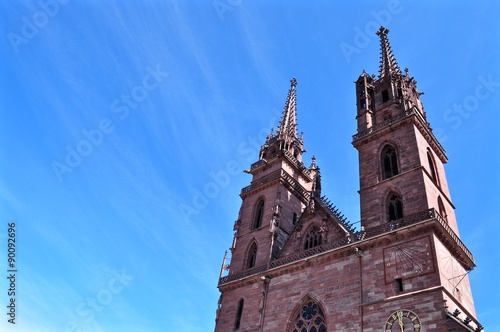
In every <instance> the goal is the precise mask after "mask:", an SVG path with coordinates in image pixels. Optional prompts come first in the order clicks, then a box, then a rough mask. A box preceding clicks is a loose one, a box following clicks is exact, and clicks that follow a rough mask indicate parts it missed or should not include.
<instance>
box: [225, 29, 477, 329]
mask: <svg viewBox="0 0 500 332" xmlns="http://www.w3.org/2000/svg"><path fill="white" fill-rule="evenodd" d="M388 32H389V30H387V29H385V28H383V27H381V28H380V30H379V31H378V32H377V35H378V36H379V37H380V44H381V62H380V71H379V75H378V77H375V75H368V74H367V73H366V72H364V71H363V73H362V74H361V75H360V77H359V78H358V80H357V81H356V82H355V84H356V105H357V107H356V109H357V112H356V119H357V133H356V134H355V135H354V136H353V142H352V143H353V145H354V147H355V148H356V149H357V150H358V153H359V181H360V190H359V194H360V203H361V204H360V208H361V221H360V225H361V227H360V229H359V230H355V229H354V227H353V226H352V224H350V223H349V222H348V221H347V220H346V218H345V217H344V216H343V215H342V214H341V213H340V212H339V210H338V209H337V208H336V207H335V206H334V205H333V204H332V203H331V202H330V201H329V200H328V199H327V198H326V197H324V196H322V195H321V173H320V169H319V167H318V165H316V161H315V158H314V156H313V157H312V161H311V164H310V166H308V167H306V166H305V165H304V163H303V160H302V154H303V152H304V147H303V145H304V141H303V135H300V136H299V134H298V129H297V107H296V87H297V82H296V80H295V79H293V80H292V81H291V86H290V90H289V92H288V96H287V99H286V102H285V107H284V111H283V115H282V118H281V121H280V123H279V126H278V128H277V129H276V131H274V130H271V133H270V134H269V136H268V137H267V138H266V141H265V142H264V144H263V145H262V147H261V149H260V153H259V155H258V156H256V158H257V161H256V162H255V163H253V164H252V165H251V167H250V169H249V170H246V171H245V172H246V173H248V174H250V175H251V176H252V180H251V183H250V185H249V186H247V187H245V188H243V189H242V190H241V193H240V197H241V199H242V203H241V208H240V211H239V214H238V219H237V220H236V221H235V224H234V238H233V242H232V246H231V248H230V256H231V257H230V258H229V257H227V254H226V255H225V256H224V261H223V264H222V268H221V274H220V279H219V283H218V288H219V290H220V292H221V296H220V299H219V304H218V308H217V314H216V325H215V331H216V332H230V331H238V332H243V331H245V332H249V331H255V332H256V331H282V332H327V331H353V332H354V331H367V332H368V331H370V332H372V331H384V332H394V331H398V332H403V331H406V332H408V331H413V332H431V331H446V332H458V331H474V332H479V331H482V330H483V328H482V326H481V324H479V322H478V321H477V319H476V318H475V309H474V303H473V299H472V292H471V289H470V285H469V279H468V273H469V272H470V271H471V270H472V269H473V268H474V267H475V264H474V260H473V256H472V254H471V253H470V251H469V250H468V249H467V247H466V246H465V245H464V244H463V243H462V241H461V240H460V237H459V232H458V225H457V221H456V218H455V214H454V206H453V203H452V200H451V196H450V192H449V189H448V184H447V182H446V174H445V171H444V166H443V165H444V164H445V163H446V162H447V157H446V153H445V151H444V149H443V148H442V146H441V145H440V144H439V142H438V141H437V139H436V138H435V137H434V135H433V133H432V129H431V127H430V125H429V123H428V122H427V118H426V114H425V111H424V108H423V105H422V103H421V100H420V96H421V94H422V93H419V92H418V90H417V82H416V81H415V79H414V78H413V77H411V76H410V75H409V73H408V69H405V70H404V73H403V72H402V71H401V69H400V68H399V65H398V64H397V62H396V59H395V57H394V55H393V52H392V50H391V47H390V44H389V40H388V38H387V34H388Z"/></svg>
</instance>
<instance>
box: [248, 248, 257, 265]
mask: <svg viewBox="0 0 500 332" xmlns="http://www.w3.org/2000/svg"><path fill="white" fill-rule="evenodd" d="M256 261H257V244H256V243H255V242H254V243H252V245H251V246H250V250H248V255H247V262H246V268H247V269H250V268H252V267H254V266H255V262H256Z"/></svg>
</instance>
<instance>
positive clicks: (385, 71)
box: [376, 27, 401, 79]
mask: <svg viewBox="0 0 500 332" xmlns="http://www.w3.org/2000/svg"><path fill="white" fill-rule="evenodd" d="M388 33H389V29H386V28H384V27H380V29H379V30H378V31H377V32H376V34H377V35H378V36H380V52H381V59H380V69H379V77H378V78H379V79H382V78H385V77H390V76H391V75H393V74H399V75H401V69H400V68H399V66H398V63H397V62H396V58H395V57H394V54H392V50H391V45H390V44H389V39H388V38H387V34H388Z"/></svg>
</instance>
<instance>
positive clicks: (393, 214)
mask: <svg viewBox="0 0 500 332" xmlns="http://www.w3.org/2000/svg"><path fill="white" fill-rule="evenodd" d="M385 206H386V213H387V221H393V220H396V219H400V218H403V199H402V197H401V195H400V194H399V193H398V192H397V191H394V190H390V191H389V193H388V195H387V196H386V200H385Z"/></svg>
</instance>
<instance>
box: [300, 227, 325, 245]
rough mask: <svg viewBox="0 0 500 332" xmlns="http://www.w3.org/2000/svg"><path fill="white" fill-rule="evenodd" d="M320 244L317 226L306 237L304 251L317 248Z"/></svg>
mask: <svg viewBox="0 0 500 332" xmlns="http://www.w3.org/2000/svg"><path fill="white" fill-rule="evenodd" d="M320 244H321V233H320V229H319V227H318V226H313V227H312V228H311V230H310V231H309V232H308V233H307V235H306V242H305V244H304V249H309V248H312V247H316V246H319V245H320Z"/></svg>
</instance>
